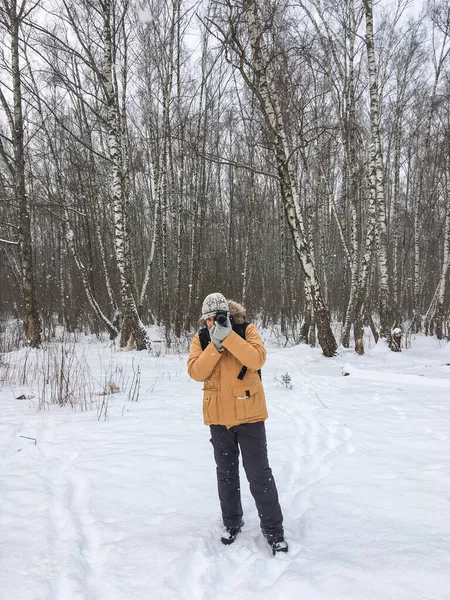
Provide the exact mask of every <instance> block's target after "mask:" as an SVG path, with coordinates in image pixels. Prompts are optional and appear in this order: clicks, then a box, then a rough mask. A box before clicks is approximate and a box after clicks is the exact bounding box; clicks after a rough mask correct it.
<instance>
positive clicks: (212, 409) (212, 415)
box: [203, 389, 219, 424]
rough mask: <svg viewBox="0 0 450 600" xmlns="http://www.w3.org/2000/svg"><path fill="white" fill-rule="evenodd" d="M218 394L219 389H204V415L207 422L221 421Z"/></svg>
mask: <svg viewBox="0 0 450 600" xmlns="http://www.w3.org/2000/svg"><path fill="white" fill-rule="evenodd" d="M218 394H219V392H218V390H217V389H208V390H204V393H203V417H204V419H205V423H211V424H214V423H218V422H219V408H218Z"/></svg>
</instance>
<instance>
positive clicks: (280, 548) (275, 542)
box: [267, 536, 289, 556]
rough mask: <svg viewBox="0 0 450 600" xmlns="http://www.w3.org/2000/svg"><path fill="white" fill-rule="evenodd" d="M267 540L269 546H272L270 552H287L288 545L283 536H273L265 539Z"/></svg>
mask: <svg viewBox="0 0 450 600" xmlns="http://www.w3.org/2000/svg"><path fill="white" fill-rule="evenodd" d="M267 541H268V542H269V546H270V547H271V548H272V554H273V555H274V556H275V554H278V552H287V551H288V550H289V546H288V545H287V542H286V540H285V539H284V537H283V536H279V537H275V538H272V539H270V540H269V539H268V540H267Z"/></svg>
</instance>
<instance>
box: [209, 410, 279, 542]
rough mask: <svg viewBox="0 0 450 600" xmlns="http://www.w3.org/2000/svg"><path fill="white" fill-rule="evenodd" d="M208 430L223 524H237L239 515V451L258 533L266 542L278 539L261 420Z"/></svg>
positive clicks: (276, 512) (275, 500) (275, 504)
mask: <svg viewBox="0 0 450 600" xmlns="http://www.w3.org/2000/svg"><path fill="white" fill-rule="evenodd" d="M210 429H211V443H212V445H213V446H214V458H215V460H216V465H217V486H218V489H219V499H220V506H221V508H222V518H223V523H224V525H225V526H226V527H234V526H236V525H239V523H240V522H241V518H242V515H243V512H242V504H241V490H240V484H239V449H240V451H241V453H242V463H243V465H244V470H245V474H246V475H247V479H248V482H249V484H250V491H251V493H252V496H253V498H254V499H255V504H256V508H257V509H258V515H259V518H260V522H261V529H262V532H263V534H264V535H265V536H266V537H267V538H268V539H269V540H270V539H272V538H276V537H279V536H282V535H283V515H282V514H281V508H280V504H279V502H278V492H277V487H276V485H275V480H274V478H273V475H272V470H271V468H270V467H269V461H268V458H267V442H266V429H265V426H264V421H259V422H258V423H243V424H242V425H236V427H231V429H227V428H226V427H225V426H223V425H210Z"/></svg>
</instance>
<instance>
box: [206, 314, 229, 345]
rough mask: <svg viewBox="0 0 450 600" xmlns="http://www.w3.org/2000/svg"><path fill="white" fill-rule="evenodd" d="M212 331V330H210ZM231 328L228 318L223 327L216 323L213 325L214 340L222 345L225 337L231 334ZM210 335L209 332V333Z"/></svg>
mask: <svg viewBox="0 0 450 600" xmlns="http://www.w3.org/2000/svg"><path fill="white" fill-rule="evenodd" d="M211 330H212V328H211ZM232 330H233V329H232V327H231V322H230V317H227V320H226V323H225V325H221V324H220V323H217V321H216V323H215V324H214V338H215V339H216V340H217V341H218V342H220V343H222V342H223V340H224V339H225V338H226V337H227V335H228V334H230V333H231V332H232ZM210 334H211V332H210ZM211 339H212V335H211Z"/></svg>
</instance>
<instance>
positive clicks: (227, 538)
mask: <svg viewBox="0 0 450 600" xmlns="http://www.w3.org/2000/svg"><path fill="white" fill-rule="evenodd" d="M243 526H244V521H241V522H240V524H239V525H236V526H235V527H225V525H224V527H223V530H222V537H221V538H220V541H221V542H222V544H225V545H226V546H228V545H229V544H232V543H233V542H234V540H235V539H236V537H237V535H238V533H240V531H241V529H242V527H243Z"/></svg>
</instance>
